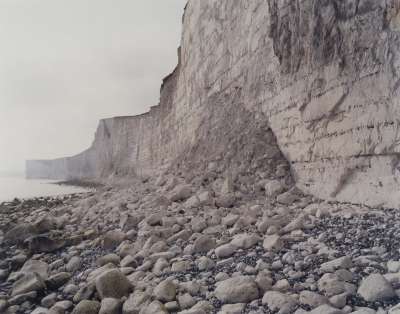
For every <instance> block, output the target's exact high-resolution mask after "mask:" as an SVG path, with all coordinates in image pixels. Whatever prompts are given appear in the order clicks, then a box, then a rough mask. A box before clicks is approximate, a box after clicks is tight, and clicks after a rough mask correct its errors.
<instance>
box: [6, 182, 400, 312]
mask: <svg viewBox="0 0 400 314" xmlns="http://www.w3.org/2000/svg"><path fill="white" fill-rule="evenodd" d="M399 225H400V213H399V212H398V211H397V210H391V209H382V208H369V207H363V206H360V205H352V204H345V203H334V202H326V201H319V200H318V199H315V198H313V197H311V196H308V195H304V194H303V193H301V192H300V191H299V190H297V189H296V188H295V187H294V188H293V187H290V188H289V187H285V186H282V185H279V184H278V183H277V181H274V180H271V181H268V182H265V187H264V188H263V189H260V190H258V191H257V193H255V194H254V195H253V199H251V200H250V199H249V198H248V197H247V198H244V197H243V196H241V195H240V194H238V193H227V194H225V195H219V196H217V195H215V194H213V193H212V191H210V190H208V189H206V188H202V187H199V186H195V185H191V184H188V183H187V182H185V181H184V180H182V179H181V178H179V177H175V176H165V177H160V178H157V179H155V180H150V179H149V180H136V181H135V182H133V183H131V184H129V185H126V186H118V187H111V186H102V187H98V188H97V191H92V192H88V193H83V194H75V195H68V196H61V197H55V198H37V199H31V200H17V199H16V200H14V201H12V202H7V203H3V204H1V206H0V230H1V231H0V313H5V314H11V313H21V314H22V313H34V314H45V313H50V314H56V313H57V314H62V313H74V314H91V313H93V314H95V313H101V314H114V313H115V314H118V313H123V314H139V313H140V314H158V313H160V314H161V313H181V314H204V313H219V314H240V313H251V314H261V313H269V314H276V313H279V314H291V313H296V314H302V313H312V314H319V313H321V314H341V313H357V314H373V313H380V314H384V313H388V314H396V313H400V297H399V296H400V252H399V249H400V228H399Z"/></svg>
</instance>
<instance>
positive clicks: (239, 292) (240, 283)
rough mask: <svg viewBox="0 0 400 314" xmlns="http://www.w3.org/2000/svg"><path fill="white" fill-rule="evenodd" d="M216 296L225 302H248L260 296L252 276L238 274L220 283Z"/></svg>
mask: <svg viewBox="0 0 400 314" xmlns="http://www.w3.org/2000/svg"><path fill="white" fill-rule="evenodd" d="M215 296H216V297H217V298H218V300H220V301H221V302H223V303H248V302H251V301H253V300H255V299H257V298H258V297H259V291H258V286H257V283H256V282H255V280H254V279H253V278H252V277H249V276H238V277H233V278H230V279H227V280H224V281H222V282H220V283H218V285H217V288H216V289H215Z"/></svg>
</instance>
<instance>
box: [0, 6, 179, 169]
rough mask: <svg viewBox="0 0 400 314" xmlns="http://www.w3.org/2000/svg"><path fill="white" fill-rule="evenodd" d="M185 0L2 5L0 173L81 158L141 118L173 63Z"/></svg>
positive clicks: (150, 104) (157, 97)
mask: <svg viewBox="0 0 400 314" xmlns="http://www.w3.org/2000/svg"><path fill="white" fill-rule="evenodd" d="M185 4H186V0H0V171H4V170H6V171H18V170H23V169H24V161H25V159H42V158H45V159H47V158H56V157H63V156H68V155H73V154H75V153H78V152H80V151H82V150H84V149H86V148H87V147H89V145H90V144H91V142H92V140H93V136H94V132H95V130H96V127H97V123H98V120H99V119H101V118H107V117H112V116H120V115H133V114H139V113H143V112H145V111H147V110H148V108H149V107H150V106H153V105H156V104H157V103H158V99H159V89H160V85H161V80H162V78H163V77H164V76H166V75H167V74H169V73H170V72H171V71H172V70H173V68H174V67H175V65H176V63H177V52H176V51H177V47H178V46H179V42H180V36H181V27H182V15H183V9H184V6H185Z"/></svg>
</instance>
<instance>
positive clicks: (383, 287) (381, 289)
mask: <svg viewBox="0 0 400 314" xmlns="http://www.w3.org/2000/svg"><path fill="white" fill-rule="evenodd" d="M357 292H358V294H359V295H360V296H361V297H362V298H363V299H364V300H365V301H368V302H375V301H384V300H388V299H391V298H393V297H395V296H396V292H395V291H394V289H393V287H392V286H391V284H390V283H389V282H388V281H387V280H386V279H385V277H383V276H382V275H381V274H371V275H369V276H368V277H367V278H364V279H363V281H362V282H361V285H360V287H359V288H358V291H357Z"/></svg>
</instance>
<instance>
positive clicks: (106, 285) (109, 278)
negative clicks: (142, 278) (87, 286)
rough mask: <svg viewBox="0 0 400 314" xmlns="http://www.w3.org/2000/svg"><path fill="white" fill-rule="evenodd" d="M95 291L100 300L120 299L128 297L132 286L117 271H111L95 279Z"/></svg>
mask: <svg viewBox="0 0 400 314" xmlns="http://www.w3.org/2000/svg"><path fill="white" fill-rule="evenodd" d="M96 289H97V292H98V293H99V296H100V298H101V299H105V298H115V299H120V298H122V297H124V296H128V295H129V293H130V292H131V290H132V284H131V283H130V282H129V280H128V279H127V278H126V276H125V275H124V274H122V273H121V272H120V271H119V270H118V269H111V270H108V271H106V272H104V273H102V274H101V275H99V276H98V277H97V278H96Z"/></svg>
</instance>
